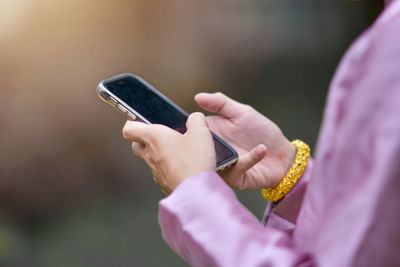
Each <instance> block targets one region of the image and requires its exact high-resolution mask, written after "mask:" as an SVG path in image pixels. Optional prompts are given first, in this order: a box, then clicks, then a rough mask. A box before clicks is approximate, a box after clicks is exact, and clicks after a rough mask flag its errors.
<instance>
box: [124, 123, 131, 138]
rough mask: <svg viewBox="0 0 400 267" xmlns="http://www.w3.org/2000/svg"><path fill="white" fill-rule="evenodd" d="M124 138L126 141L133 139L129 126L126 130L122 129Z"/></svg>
mask: <svg viewBox="0 0 400 267" xmlns="http://www.w3.org/2000/svg"><path fill="white" fill-rule="evenodd" d="M122 136H123V137H124V138H125V139H129V138H130V137H131V132H130V130H129V128H128V127H127V126H125V127H124V128H122Z"/></svg>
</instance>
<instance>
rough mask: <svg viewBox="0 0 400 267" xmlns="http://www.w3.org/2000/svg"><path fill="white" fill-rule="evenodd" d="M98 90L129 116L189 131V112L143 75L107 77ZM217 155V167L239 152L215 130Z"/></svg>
mask: <svg viewBox="0 0 400 267" xmlns="http://www.w3.org/2000/svg"><path fill="white" fill-rule="evenodd" d="M97 94H98V96H99V97H100V99H102V100H103V101H104V102H106V103H108V104H110V105H111V106H112V107H114V108H115V109H116V110H117V111H119V112H120V113H122V114H123V115H124V116H125V117H126V118H127V119H129V120H136V121H141V122H144V123H148V124H152V123H156V124H163V125H166V126H168V127H170V128H172V129H174V130H176V131H178V132H180V133H182V134H183V133H185V132H186V120H187V118H188V113H187V112H185V111H184V110H183V109H181V108H180V107H179V106H178V105H176V104H175V103H174V102H172V101H171V100H170V99H168V98H167V97H166V96H165V95H163V94H162V93H161V92H159V91H158V90H156V89H155V88H154V87H153V86H151V85H150V84H148V83H147V82H146V81H144V80H143V79H142V78H140V77H138V76H136V75H134V74H130V73H124V74H120V75H117V76H114V77H111V78H109V79H106V80H103V81H101V82H100V83H99V85H98V86H97ZM212 135H213V139H214V146H215V151H216V157H217V171H218V172H221V171H223V170H224V169H225V168H228V167H229V166H231V165H233V164H235V163H236V161H237V160H238V154H237V152H236V151H235V150H234V149H233V148H232V147H231V146H230V145H229V144H227V143H226V142H225V141H224V140H222V139H221V138H220V137H218V136H217V135H215V134H214V133H212Z"/></svg>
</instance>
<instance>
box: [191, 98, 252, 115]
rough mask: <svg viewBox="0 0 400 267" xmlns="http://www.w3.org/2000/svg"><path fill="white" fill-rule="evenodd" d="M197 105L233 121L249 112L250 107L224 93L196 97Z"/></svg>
mask: <svg viewBox="0 0 400 267" xmlns="http://www.w3.org/2000/svg"><path fill="white" fill-rule="evenodd" d="M195 100H196V102H197V104H198V105H199V106H200V107H201V108H203V109H205V110H207V111H210V112H214V113H219V114H221V115H222V116H224V117H226V118H229V119H233V118H236V117H239V116H241V115H242V114H243V113H244V112H246V111H247V108H248V106H247V105H245V104H242V103H240V102H237V101H235V100H233V99H232V98H229V97H227V96H226V95H224V94H223V93H220V92H218V93H214V94H209V93H199V94H197V95H196V96H195Z"/></svg>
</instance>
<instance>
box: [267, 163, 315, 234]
mask: <svg viewBox="0 0 400 267" xmlns="http://www.w3.org/2000/svg"><path fill="white" fill-rule="evenodd" d="M312 167H313V159H312V158H310V159H309V160H308V163H307V166H306V169H305V170H304V173H303V175H302V176H301V178H300V179H299V180H298V181H297V183H296V184H295V186H294V187H293V188H292V190H290V192H289V193H288V194H287V195H286V196H285V197H284V198H283V199H282V200H281V201H279V202H277V203H274V202H269V203H268V206H267V209H266V211H265V216H264V224H267V225H268V226H274V227H275V228H280V229H281V230H286V231H292V230H293V229H294V227H295V224H296V219H297V215H298V214H299V211H300V208H301V204H302V202H303V197H304V193H305V191H306V188H307V185H308V181H309V179H310V176H311V172H312ZM283 221H286V222H285V223H282V222H283ZM279 226H282V227H279Z"/></svg>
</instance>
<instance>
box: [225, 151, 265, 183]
mask: <svg viewBox="0 0 400 267" xmlns="http://www.w3.org/2000/svg"><path fill="white" fill-rule="evenodd" d="M266 154H267V147H266V146H265V145H263V144H260V145H258V146H256V147H255V148H253V149H252V150H251V151H250V152H249V153H247V154H245V155H243V156H239V160H238V162H237V163H236V164H235V166H234V167H233V168H232V169H230V170H229V169H228V172H229V174H228V176H229V177H230V178H235V177H239V176H241V175H242V174H244V173H245V172H246V171H248V170H249V169H250V168H251V167H253V166H254V165H256V164H257V163H258V162H260V161H261V160H262V159H263V158H264V157H265V155H266Z"/></svg>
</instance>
